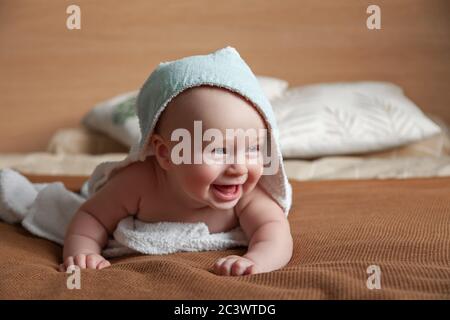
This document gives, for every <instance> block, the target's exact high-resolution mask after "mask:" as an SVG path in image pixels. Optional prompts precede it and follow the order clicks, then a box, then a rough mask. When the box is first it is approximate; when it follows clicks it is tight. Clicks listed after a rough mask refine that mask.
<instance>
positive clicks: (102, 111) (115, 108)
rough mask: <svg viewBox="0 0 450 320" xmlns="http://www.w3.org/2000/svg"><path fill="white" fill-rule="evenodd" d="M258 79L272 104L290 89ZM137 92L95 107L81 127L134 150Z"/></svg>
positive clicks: (282, 83)
mask: <svg viewBox="0 0 450 320" xmlns="http://www.w3.org/2000/svg"><path fill="white" fill-rule="evenodd" d="M257 79H258V81H259V83H260V85H261V89H262V90H263V92H264V93H265V94H266V96H267V98H268V99H269V100H273V99H275V98H277V97H280V96H281V95H282V94H283V92H284V91H285V90H286V89H287V87H288V82H287V81H284V80H281V79H277V78H273V77H266V76H257ZM138 92H139V91H138V90H136V91H130V92H126V93H123V94H120V95H118V96H115V97H113V98H111V99H109V100H106V101H103V102H101V103H99V104H97V105H95V106H94V107H93V109H92V110H91V111H89V112H88V113H87V114H86V115H85V116H84V117H83V119H82V121H81V122H82V124H83V125H84V126H86V127H87V128H89V129H92V130H95V131H99V132H102V133H104V134H106V135H108V136H110V137H111V138H113V139H115V140H117V141H119V142H121V143H122V144H124V145H126V146H128V147H131V146H132V145H133V143H135V142H137V141H139V140H140V137H141V133H140V130H139V121H138V118H137V116H136V112H135V103H136V98H137V95H138Z"/></svg>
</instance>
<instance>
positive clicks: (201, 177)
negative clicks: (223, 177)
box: [187, 164, 220, 185]
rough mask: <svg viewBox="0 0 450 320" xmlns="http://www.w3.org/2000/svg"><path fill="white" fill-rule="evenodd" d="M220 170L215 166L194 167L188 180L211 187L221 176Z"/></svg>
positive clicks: (200, 165)
mask: <svg viewBox="0 0 450 320" xmlns="http://www.w3.org/2000/svg"><path fill="white" fill-rule="evenodd" d="M219 173H220V170H219V169H218V168H216V166H214V165H204V164H198V165H192V166H191V170H190V172H189V175H188V177H187V179H189V180H190V181H191V182H195V183H196V184H198V185H209V184H211V183H212V182H213V181H214V180H216V179H217V177H218V176H219Z"/></svg>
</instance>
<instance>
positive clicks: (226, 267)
mask: <svg viewBox="0 0 450 320" xmlns="http://www.w3.org/2000/svg"><path fill="white" fill-rule="evenodd" d="M238 259H239V258H227V259H226V260H225V262H224V263H222V265H221V266H220V268H219V272H220V274H222V275H226V276H229V275H230V270H231V266H232V265H233V263H234V262H235V261H236V260H238Z"/></svg>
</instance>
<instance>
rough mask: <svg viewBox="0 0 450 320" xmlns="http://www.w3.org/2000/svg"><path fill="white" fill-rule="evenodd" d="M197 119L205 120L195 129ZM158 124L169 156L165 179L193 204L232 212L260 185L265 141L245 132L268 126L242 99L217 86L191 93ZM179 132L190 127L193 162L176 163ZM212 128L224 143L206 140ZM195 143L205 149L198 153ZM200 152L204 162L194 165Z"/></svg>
mask: <svg viewBox="0 0 450 320" xmlns="http://www.w3.org/2000/svg"><path fill="white" fill-rule="evenodd" d="M194 121H201V123H200V122H197V130H195V129H194ZM158 123H159V126H158V132H159V134H160V135H161V139H162V140H164V143H163V144H164V145H165V146H167V151H168V152H167V155H168V156H169V157H170V161H168V162H167V166H166V168H165V170H166V172H167V175H168V176H170V179H171V180H172V181H173V182H175V184H176V185H177V187H179V188H180V190H182V191H183V193H184V194H185V195H186V196H188V197H189V198H190V200H191V201H194V202H195V203H198V204H200V205H208V206H210V207H213V208H216V209H230V208H232V207H234V206H235V205H236V203H237V202H238V201H239V199H240V198H241V197H242V196H243V195H244V194H246V193H248V192H250V191H251V190H253V188H254V187H255V186H256V184H257V182H258V180H259V178H260V177H261V175H262V171H263V164H262V153H261V150H262V146H263V144H264V143H265V141H264V139H261V137H259V138H258V136H257V135H254V136H251V135H250V136H249V135H248V134H247V135H246V132H247V133H248V132H255V133H259V132H260V131H261V130H264V129H266V127H265V124H264V121H263V119H262V117H261V116H260V114H259V113H258V112H257V111H256V109H255V108H254V107H253V106H252V105H251V103H250V102H248V101H246V100H245V99H244V98H242V97H241V96H239V95H237V94H235V93H232V92H230V91H228V90H226V89H221V88H217V87H208V86H202V87H196V88H193V89H189V90H187V91H185V92H183V93H182V94H180V95H179V96H177V97H176V98H175V99H174V100H173V101H172V102H171V103H170V105H169V106H168V107H167V108H166V110H165V111H164V113H163V115H162V117H161V119H160V121H159V122H158ZM200 124H201V131H199V125H200ZM176 129H186V130H187V131H189V133H190V137H191V139H190V141H189V142H190V146H191V151H192V152H191V154H190V155H189V157H188V158H189V159H190V163H179V161H178V164H177V161H174V160H175V158H174V157H175V156H179V155H180V154H182V153H180V152H179V150H180V149H179V146H180V140H176V141H171V135H172V133H173V132H174V130H176ZM208 129H216V131H215V133H218V134H219V137H222V138H223V139H221V140H220V141H218V139H211V138H210V139H209V140H207V141H203V140H205V139H204V138H205V136H204V133H205V131H207V130H208ZM227 129H228V136H227ZM230 129H231V130H233V131H231V130H230ZM238 129H240V131H238ZM249 129H250V130H249ZM251 129H253V131H252V130H251ZM236 130H237V131H236ZM247 130H249V131H247ZM187 131H185V132H187ZM209 131H210V132H211V130H209ZM178 132H179V130H178ZM199 132H200V133H201V136H200V137H198V133H199ZM230 132H231V133H233V134H232V135H231V136H230ZM196 135H197V136H196ZM215 136H216V135H215ZM196 139H197V141H200V145H201V149H197V151H196V150H194V143H195V142H194V140H196ZM198 139H200V140H198ZM239 139H241V143H239V142H238V140H239ZM242 141H245V143H242ZM177 145H178V147H177ZM174 148H175V149H174ZM174 151H177V152H174ZM183 152H184V150H183ZM196 153H197V160H198V159H201V161H200V163H194V161H195V157H196V155H195V154H196ZM182 155H183V156H185V155H184V154H182ZM184 159H186V158H184Z"/></svg>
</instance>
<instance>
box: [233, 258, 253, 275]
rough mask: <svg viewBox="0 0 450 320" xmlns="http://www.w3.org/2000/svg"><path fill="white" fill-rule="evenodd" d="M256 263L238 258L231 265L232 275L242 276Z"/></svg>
mask: <svg viewBox="0 0 450 320" xmlns="http://www.w3.org/2000/svg"><path fill="white" fill-rule="evenodd" d="M253 264H254V263H253V262H251V261H248V260H244V259H238V260H236V262H235V263H233V265H232V266H231V270H230V273H231V275H232V276H240V275H242V274H243V273H244V271H245V270H246V269H247V268H248V267H250V266H251V265H253Z"/></svg>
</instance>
